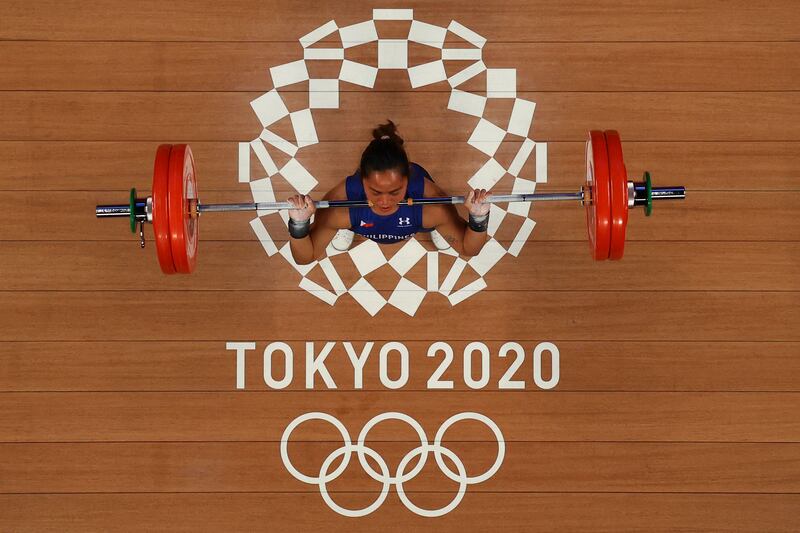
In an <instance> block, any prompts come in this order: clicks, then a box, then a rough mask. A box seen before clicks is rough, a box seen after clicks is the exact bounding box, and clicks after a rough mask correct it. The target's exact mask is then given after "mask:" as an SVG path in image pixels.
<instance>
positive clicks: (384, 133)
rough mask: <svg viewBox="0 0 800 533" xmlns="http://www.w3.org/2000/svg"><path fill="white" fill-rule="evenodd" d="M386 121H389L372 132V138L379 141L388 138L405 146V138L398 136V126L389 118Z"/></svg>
mask: <svg viewBox="0 0 800 533" xmlns="http://www.w3.org/2000/svg"><path fill="white" fill-rule="evenodd" d="M386 120H387V121H388V122H387V123H386V124H381V125H379V126H378V127H377V128H375V129H374V130H372V138H373V139H375V140H378V141H381V140H385V139H386V138H388V139H390V140H392V141H394V142H396V143H397V144H399V145H400V146H403V138H402V137H400V136H399V135H398V134H397V125H395V123H394V122H392V121H391V120H389V119H388V118H387V119H386Z"/></svg>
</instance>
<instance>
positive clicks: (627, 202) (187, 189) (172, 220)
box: [95, 130, 686, 274]
mask: <svg viewBox="0 0 800 533" xmlns="http://www.w3.org/2000/svg"><path fill="white" fill-rule="evenodd" d="M151 194H152V196H149V197H146V198H138V197H137V196H136V190H135V189H131V190H130V195H129V201H128V203H127V204H115V205H97V206H96V207H95V216H96V217H97V218H115V217H126V218H128V219H129V220H130V227H131V231H132V232H134V233H135V231H136V226H137V224H138V226H139V240H140V244H141V247H142V248H144V242H145V241H144V224H145V223H152V224H153V232H154V235H155V242H156V250H157V255H158V261H159V264H160V265H161V270H162V271H163V272H164V273H165V274H174V273H185V274H189V273H191V272H192V271H194V269H195V265H196V261H197V244H198V236H199V217H200V215H201V214H203V213H213V212H229V211H256V210H286V209H294V207H293V206H292V205H291V204H290V203H289V202H255V203H232V204H203V203H200V201H199V200H198V198H197V178H196V173H195V165H194V157H193V155H192V150H191V148H190V147H189V146H188V145H186V144H178V145H169V144H163V145H161V146H159V147H158V150H157V151H156V159H155V168H154V172H153V190H152V193H151ZM685 197H686V189H685V187H683V186H670V187H653V186H652V182H651V178H650V173H649V172H645V173H644V177H643V180H642V181H641V182H633V181H629V180H628V176H627V171H626V169H625V162H624V158H623V155H622V143H621V141H620V137H619V134H618V133H617V132H616V131H614V130H606V131H601V130H592V131H590V132H589V135H588V138H587V141H586V183H585V184H584V185H583V186H582V187H581V189H580V190H579V191H578V192H552V193H529V194H493V195H491V196H490V197H489V198H488V199H487V202H488V203H493V204H498V203H513V202H547V201H579V202H580V203H581V205H583V206H584V208H585V211H586V224H587V229H588V235H589V245H590V250H591V254H592V258H593V259H595V260H598V261H602V260H605V259H612V260H617V259H621V258H622V255H623V252H624V246H625V231H626V228H627V224H628V211H629V209H631V208H633V207H643V208H644V211H645V215H646V216H650V215H651V213H652V207H653V202H654V201H656V200H680V199H684V198H685ZM464 202H465V197H464V196H444V197H430V198H408V199H405V200H402V201H401V202H398V205H413V204H419V205H431V204H463V203H464ZM314 205H315V206H316V207H317V209H331V208H351V207H372V204H371V202H369V201H367V200H316V201H315V202H314Z"/></svg>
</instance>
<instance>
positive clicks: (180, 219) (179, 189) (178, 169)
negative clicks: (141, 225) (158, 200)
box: [169, 144, 198, 274]
mask: <svg viewBox="0 0 800 533" xmlns="http://www.w3.org/2000/svg"><path fill="white" fill-rule="evenodd" d="M189 200H197V181H196V179H195V174H194V157H193V156H192V149H191V148H189V145H188V144H176V145H175V146H173V147H172V153H171V154H170V157H169V233H170V243H171V244H172V261H173V262H174V263H175V271H176V272H179V273H181V274H191V273H192V272H193V271H194V267H195V264H196V263H197V233H198V231H197V230H198V224H197V222H198V219H197V218H193V217H192V216H190V214H189Z"/></svg>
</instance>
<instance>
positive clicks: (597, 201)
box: [584, 130, 611, 261]
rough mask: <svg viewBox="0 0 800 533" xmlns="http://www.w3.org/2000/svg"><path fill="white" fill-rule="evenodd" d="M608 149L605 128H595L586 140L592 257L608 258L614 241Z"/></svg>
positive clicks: (587, 219) (586, 199)
mask: <svg viewBox="0 0 800 533" xmlns="http://www.w3.org/2000/svg"><path fill="white" fill-rule="evenodd" d="M610 185H611V183H610V177H609V172H608V148H607V146H606V138H605V135H604V134H603V132H602V131H599V130H592V131H590V132H589V138H588V139H587V140H586V187H585V189H584V194H585V197H584V206H585V208H586V227H587V229H588V231H589V247H590V249H591V252H592V259H594V260H596V261H603V260H605V259H608V252H609V247H610V242H611V192H610V188H611V187H610Z"/></svg>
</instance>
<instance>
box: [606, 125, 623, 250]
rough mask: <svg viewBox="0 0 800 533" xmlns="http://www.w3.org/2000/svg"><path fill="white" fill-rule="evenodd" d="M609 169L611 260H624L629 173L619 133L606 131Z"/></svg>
mask: <svg viewBox="0 0 800 533" xmlns="http://www.w3.org/2000/svg"><path fill="white" fill-rule="evenodd" d="M605 135H606V146H607V147H608V169H609V173H610V176H611V246H610V248H609V252H608V258H609V259H622V254H623V252H624V251H625V228H627V226H628V171H627V170H626V169H625V159H624V158H623V157H622V141H621V140H620V138H619V133H618V132H616V131H614V130H606V132H605Z"/></svg>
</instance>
